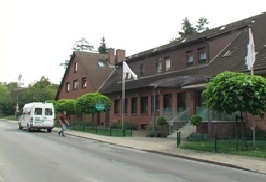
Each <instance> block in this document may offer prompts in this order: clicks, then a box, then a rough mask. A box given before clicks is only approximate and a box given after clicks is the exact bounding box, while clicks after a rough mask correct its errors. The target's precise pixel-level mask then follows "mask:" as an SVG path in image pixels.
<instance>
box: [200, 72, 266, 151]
mask: <svg viewBox="0 0 266 182" xmlns="http://www.w3.org/2000/svg"><path fill="white" fill-rule="evenodd" d="M203 97H204V99H205V101H206V106H207V107H208V108H209V109H211V110H213V111H218V112H223V111H225V112H226V113H228V114H231V113H232V112H237V111H238V112H240V113H241V115H240V117H239V118H240V119H241V123H242V144H243V146H242V147H243V149H246V142H245V136H244V135H245V132H244V128H245V127H244V122H243V117H242V113H243V112H249V113H250V114H252V115H259V116H260V117H261V118H263V117H264V114H265V112H266V102H265V100H266V79H265V78H263V77H261V76H255V75H247V74H244V73H235V72H229V71H226V72H223V73H220V74H218V75H217V76H216V77H215V78H214V79H213V80H212V81H211V82H209V83H208V84H207V86H206V88H205V89H204V91H203Z"/></svg>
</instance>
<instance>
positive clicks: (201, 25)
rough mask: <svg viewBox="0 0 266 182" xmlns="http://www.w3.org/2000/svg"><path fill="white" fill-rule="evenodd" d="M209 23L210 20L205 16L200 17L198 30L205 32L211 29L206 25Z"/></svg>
mask: <svg viewBox="0 0 266 182" xmlns="http://www.w3.org/2000/svg"><path fill="white" fill-rule="evenodd" d="M208 24H209V22H208V20H207V19H206V18H204V17H200V18H199V19H198V24H197V25H196V29H197V32H204V31H206V30H209V28H208V27H206V26H207V25H208Z"/></svg>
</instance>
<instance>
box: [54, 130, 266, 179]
mask: <svg viewBox="0 0 266 182" xmlns="http://www.w3.org/2000/svg"><path fill="white" fill-rule="evenodd" d="M53 131H54V132H58V131H59V128H54V129H53ZM65 134H66V137H67V135H72V136H77V137H82V138H88V139H92V140H97V141H101V142H107V143H110V144H112V145H117V146H123V147H128V148H133V149H137V150H143V151H148V152H153V153H160V154H164V155H170V156H176V157H181V158H186V159H191V160H196V161H201V162H208V163H212V164H218V165H224V166H229V167H235V168H241V169H244V170H248V171H252V172H256V173H262V174H265V175H266V159H261V158H253V157H248V156H238V155H230V154H222V153H211V152H201V151H194V150H186V149H180V148H177V146H176V139H173V138H153V137H144V136H143V137H142V136H134V137H110V136H102V135H96V134H92V133H85V132H79V131H73V130H66V131H65Z"/></svg>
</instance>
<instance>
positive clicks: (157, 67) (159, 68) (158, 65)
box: [156, 62, 162, 73]
mask: <svg viewBox="0 0 266 182" xmlns="http://www.w3.org/2000/svg"><path fill="white" fill-rule="evenodd" d="M161 72H162V62H156V73H161Z"/></svg>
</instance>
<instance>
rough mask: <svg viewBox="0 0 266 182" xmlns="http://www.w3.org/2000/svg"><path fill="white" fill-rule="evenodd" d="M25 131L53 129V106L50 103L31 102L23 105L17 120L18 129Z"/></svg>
mask: <svg viewBox="0 0 266 182" xmlns="http://www.w3.org/2000/svg"><path fill="white" fill-rule="evenodd" d="M23 128H26V129H27V131H31V130H40V129H47V132H51V131H52V129H53V128H54V105H53V104H52V103H42V102H33V103H29V104H25V105H24V107H23V111H22V115H21V117H20V120H19V129H20V130H22V129H23Z"/></svg>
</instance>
